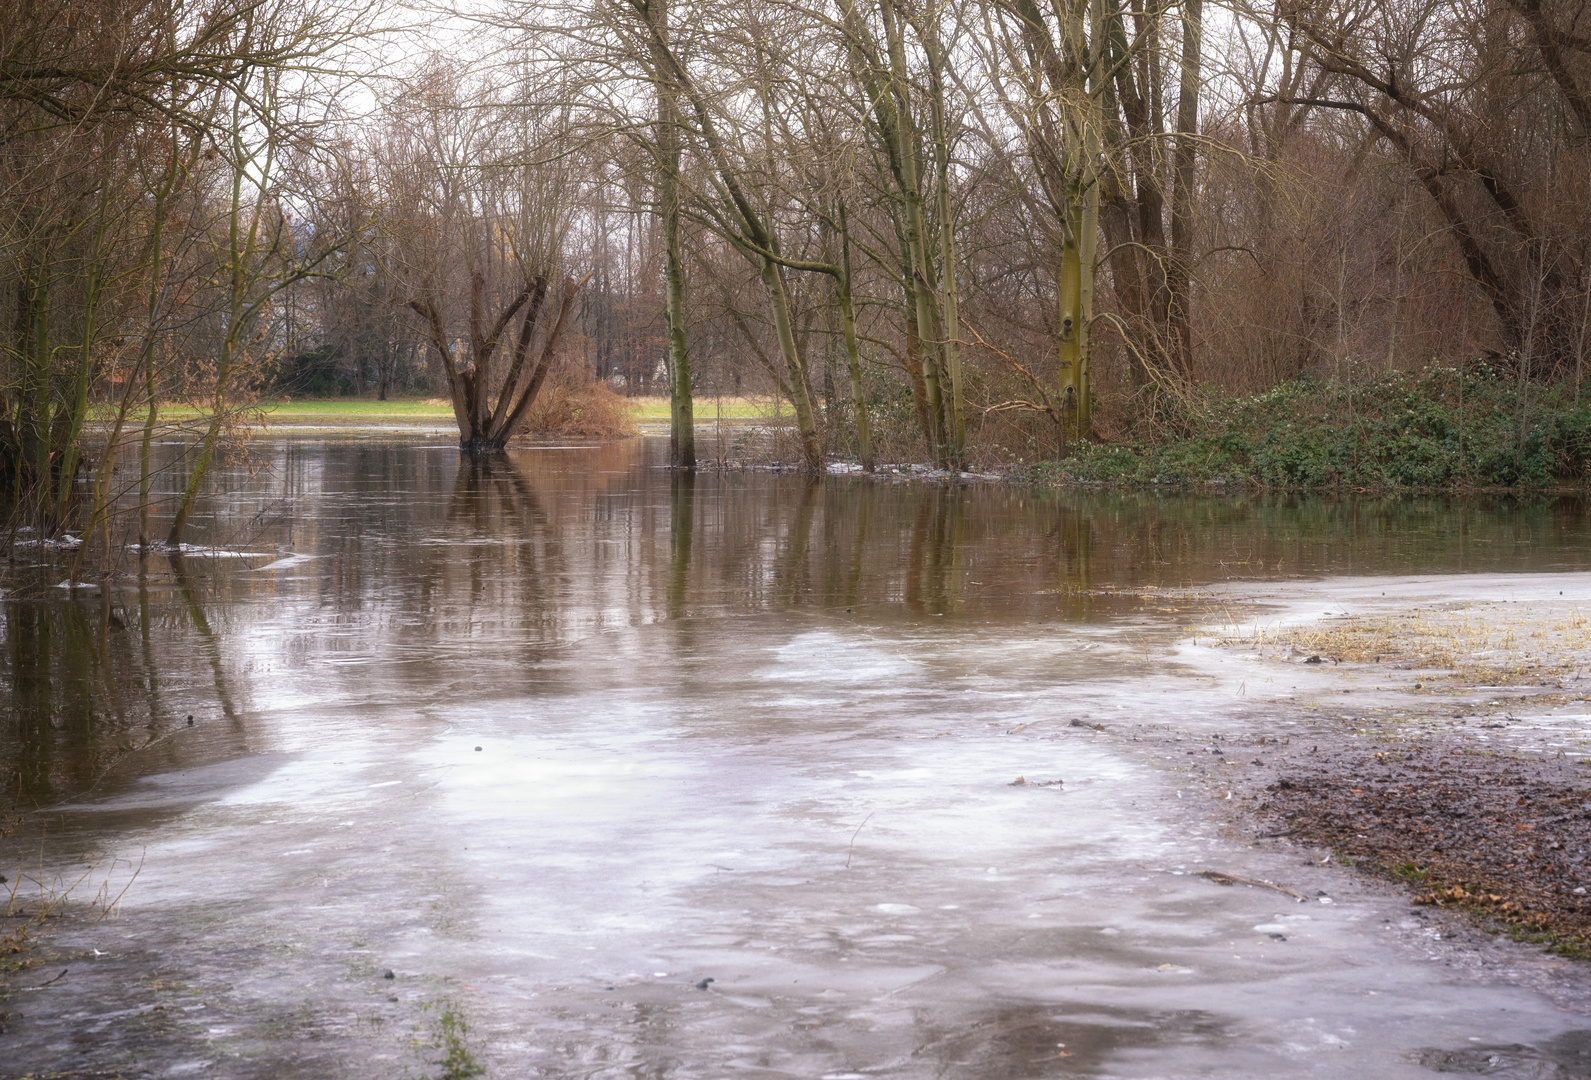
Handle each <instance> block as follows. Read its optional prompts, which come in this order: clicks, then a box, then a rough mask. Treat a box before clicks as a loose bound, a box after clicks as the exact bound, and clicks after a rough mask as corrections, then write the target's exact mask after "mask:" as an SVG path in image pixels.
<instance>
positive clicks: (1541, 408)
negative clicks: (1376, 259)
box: [1021, 366, 1591, 490]
mask: <svg viewBox="0 0 1591 1080" xmlns="http://www.w3.org/2000/svg"><path fill="white" fill-rule="evenodd" d="M1180 426H1181V427H1182V428H1183V429H1184V430H1185V431H1189V432H1191V434H1189V435H1187V437H1185V438H1177V439H1166V440H1162V441H1156V442H1144V443H1136V444H1104V443H1082V444H1079V445H1078V446H1076V447H1074V449H1073V454H1072V456H1071V457H1069V458H1067V459H1065V460H1062V461H1058V462H1041V463H1039V464H1036V465H1032V466H1027V467H1025V468H1024V469H1023V470H1022V473H1021V478H1024V479H1030V480H1033V481H1037V482H1048V483H1070V484H1111V485H1117V484H1119V485H1153V484H1167V485H1212V486H1219V485H1223V484H1230V485H1239V486H1248V487H1264V488H1291V489H1306V490H1307V489H1322V488H1374V489H1382V490H1389V489H1390V490H1409V489H1427V490H1429V489H1454V488H1547V487H1561V486H1564V485H1567V484H1577V483H1580V482H1582V481H1584V479H1585V478H1586V476H1587V474H1588V472H1591V399H1587V398H1582V400H1581V402H1580V404H1579V405H1578V406H1577V405H1576V404H1575V402H1574V400H1573V392H1572V389H1565V388H1562V387H1552V386H1543V385H1541V384H1528V383H1527V384H1524V385H1521V384H1520V383H1519V382H1518V380H1517V379H1513V378H1509V377H1505V376H1503V375H1500V374H1499V373H1498V372H1496V371H1495V370H1493V369H1490V368H1487V367H1484V366H1477V367H1474V368H1470V369H1458V368H1449V367H1431V368H1427V369H1426V370H1424V371H1421V372H1417V373H1401V372H1400V373H1394V374H1389V375H1385V376H1381V377H1379V378H1376V379H1373V380H1369V381H1366V382H1361V383H1357V384H1352V385H1348V384H1342V383H1325V382H1318V381H1315V380H1312V379H1300V380H1297V381H1293V382H1287V383H1282V384H1280V385H1278V386H1276V387H1273V388H1272V389H1270V390H1268V391H1266V392H1265V393H1263V394H1259V395H1256V396H1254V397H1246V398H1225V399H1214V400H1210V401H1207V402H1204V403H1202V404H1201V405H1200V407H1198V408H1197V409H1195V410H1194V411H1193V412H1192V413H1191V414H1190V415H1188V416H1187V417H1186V418H1185V422H1184V423H1183V424H1182V425H1180Z"/></svg>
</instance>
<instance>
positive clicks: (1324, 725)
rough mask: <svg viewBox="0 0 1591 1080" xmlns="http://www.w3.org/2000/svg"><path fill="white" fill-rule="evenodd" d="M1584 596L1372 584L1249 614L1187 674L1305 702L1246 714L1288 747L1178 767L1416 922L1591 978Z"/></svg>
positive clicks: (1480, 584) (1552, 590)
mask: <svg viewBox="0 0 1591 1080" xmlns="http://www.w3.org/2000/svg"><path fill="white" fill-rule="evenodd" d="M1587 584H1588V582H1587V581H1586V579H1585V576H1584V575H1561V576H1560V575H1529V576H1524V575H1521V576H1519V577H1504V576H1494V575H1488V576H1486V577H1480V576H1475V577H1453V578H1428V579H1382V580H1377V579H1358V580H1357V581H1343V582H1333V583H1330V584H1321V585H1315V586H1311V585H1307V584H1300V585H1298V586H1296V587H1283V588H1281V589H1277V590H1272V591H1271V592H1270V594H1269V595H1267V596H1264V597H1259V596H1250V597H1243V596H1240V595H1235V596H1233V597H1232V598H1231V599H1232V603H1234V604H1237V603H1243V602H1245V601H1246V602H1247V603H1248V604H1249V605H1250V606H1248V607H1246V608H1245V610H1246V612H1247V614H1245V615H1243V616H1237V615H1232V616H1229V620H1230V621H1228V622H1227V623H1225V624H1223V625H1220V626H1209V627H1205V628H1203V629H1202V630H1201V631H1198V632H1196V633H1195V634H1194V635H1193V636H1192V637H1191V638H1190V639H1189V640H1188V641H1187V642H1185V643H1183V649H1182V650H1181V652H1182V658H1183V659H1185V660H1189V661H1191V662H1192V663H1193V665H1194V666H1195V667H1197V668H1202V669H1204V670H1207V671H1214V670H1217V668H1218V667H1224V668H1225V670H1221V671H1220V676H1221V677H1222V678H1224V679H1225V680H1227V681H1229V682H1230V681H1231V680H1233V679H1234V678H1236V679H1241V680H1242V682H1241V687H1240V692H1242V693H1244V694H1245V695H1246V694H1247V691H1248V689H1249V688H1250V687H1253V686H1256V685H1260V686H1269V687H1280V688H1285V689H1287V690H1290V691H1295V692H1293V693H1287V694H1279V695H1277V696H1275V697H1272V698H1269V699H1262V700H1260V701H1256V702H1253V703H1252V704H1245V705H1244V706H1243V708H1245V709H1250V710H1257V711H1259V712H1261V713H1262V714H1263V713H1266V712H1267V711H1268V712H1269V715H1270V716H1271V717H1274V718H1275V720H1276V721H1277V724H1276V726H1275V728H1274V730H1276V731H1277V734H1274V735H1269V736H1267V735H1260V736H1256V737H1241V738H1236V739H1234V738H1232V737H1231V736H1229V735H1224V734H1223V733H1221V732H1219V731H1211V732H1209V733H1208V742H1207V743H1206V744H1204V745H1201V746H1200V747H1199V749H1198V750H1197V751H1196V752H1192V753H1193V755H1194V760H1191V761H1189V762H1187V763H1186V764H1185V765H1184V764H1180V763H1179V766H1178V767H1180V768H1185V769H1186V771H1188V773H1189V774H1190V776H1193V777H1197V778H1198V780H1199V781H1200V783H1201V785H1202V786H1204V787H1207V788H1210V789H1212V790H1214V791H1216V792H1217V794H1218V795H1219V796H1220V797H1221V798H1222V800H1223V804H1224V805H1225V806H1227V807H1229V808H1230V809H1231V810H1232V811H1233V816H1232V825H1233V828H1234V829H1236V830H1239V831H1241V832H1243V833H1245V834H1247V835H1249V836H1251V837H1253V838H1254V839H1256V840H1258V841H1261V842H1263V843H1267V844H1281V845H1289V844H1290V845H1299V846H1302V847H1307V848H1310V849H1312V850H1319V849H1320V848H1326V849H1329V850H1330V852H1331V853H1332V854H1333V857H1335V858H1336V859H1338V860H1339V861H1342V862H1346V863H1350V864H1352V865H1354V866H1356V867H1358V868H1360V869H1362V870H1363V871H1365V872H1366V873H1369V874H1372V875H1376V876H1379V877H1382V878H1386V879H1389V880H1392V881H1396V882H1398V883H1401V884H1402V885H1403V886H1404V887H1405V888H1406V889H1407V890H1408V893H1409V896H1410V898H1411V900H1413V901H1414V902H1415V903H1417V904H1422V905H1432V906H1436V907H1441V908H1450V909H1458V910H1462V911H1463V912H1465V913H1467V914H1468V915H1470V916H1472V917H1473V918H1474V919H1476V920H1478V923H1479V925H1480V926H1481V927H1482V928H1485V929H1488V930H1494V931H1499V932H1506V933H1509V934H1511V935H1513V936H1515V937H1517V938H1519V939H1521V940H1526V941H1531V942H1537V943H1540V944H1543V945H1546V946H1548V947H1550V948H1552V949H1554V950H1555V951H1558V952H1561V953H1563V954H1565V955H1568V956H1573V957H1576V958H1579V959H1591V865H1588V858H1591V758H1588V756H1587V752H1588V749H1591V747H1588V745H1587V744H1588V739H1591V708H1588V706H1587V702H1588V701H1591V683H1588V682H1587V680H1586V678H1585V676H1586V673H1587V672H1588V671H1591V631H1588V623H1587V618H1586V615H1585V613H1584V612H1583V610H1582V607H1581V602H1582V600H1583V599H1585V598H1588V597H1591V592H1588V590H1587ZM1256 602H1257V603H1259V604H1261V605H1263V606H1258V607H1256V606H1252V605H1254V604H1255V603H1256ZM1200 634H1208V635H1210V636H1209V637H1205V638H1201V637H1200V636H1199V635H1200ZM1196 643H1197V644H1196ZM1207 677H1213V676H1207ZM1187 753H1189V752H1187V751H1184V754H1187ZM1227 794H1230V798H1228V797H1227Z"/></svg>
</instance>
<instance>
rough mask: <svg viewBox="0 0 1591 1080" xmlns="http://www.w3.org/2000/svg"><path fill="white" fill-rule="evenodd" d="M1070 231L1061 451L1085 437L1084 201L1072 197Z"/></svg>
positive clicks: (1060, 353)
mask: <svg viewBox="0 0 1591 1080" xmlns="http://www.w3.org/2000/svg"><path fill="white" fill-rule="evenodd" d="M1068 211H1069V212H1068V214H1067V219H1066V234H1065V237H1064V239H1063V240H1062V243H1061V266H1060V272H1059V274H1058V276H1057V280H1056V283H1055V301H1056V307H1057V311H1056V314H1057V316H1058V320H1059V328H1058V329H1059V333H1057V335H1056V343H1057V344H1056V351H1057V359H1058V361H1059V365H1058V366H1059V379H1058V383H1059V386H1058V389H1059V390H1060V395H1061V396H1060V403H1061V410H1062V412H1061V416H1062V423H1061V440H1062V447H1061V454H1062V456H1063V457H1064V456H1065V454H1066V452H1067V445H1068V444H1070V442H1071V441H1072V440H1073V439H1077V438H1081V437H1082V427H1081V420H1082V413H1083V411H1084V410H1083V407H1082V401H1081V395H1082V391H1083V381H1084V380H1083V378H1082V357H1083V350H1082V342H1083V260H1082V238H1083V204H1082V200H1080V199H1077V198H1075V197H1073V198H1071V199H1069V206H1068Z"/></svg>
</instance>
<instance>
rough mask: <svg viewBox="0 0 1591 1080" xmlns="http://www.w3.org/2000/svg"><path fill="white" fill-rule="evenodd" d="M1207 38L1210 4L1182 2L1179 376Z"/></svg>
mask: <svg viewBox="0 0 1591 1080" xmlns="http://www.w3.org/2000/svg"><path fill="white" fill-rule="evenodd" d="M1203 38H1204V0H1182V64H1181V85H1180V87H1179V90H1178V93H1179V100H1178V102H1177V145H1176V150H1175V151H1174V154H1175V156H1174V159H1173V163H1172V166H1173V175H1172V181H1173V186H1172V190H1171V258H1170V259H1169V260H1168V262H1167V265H1166V278H1167V281H1166V293H1167V297H1168V309H1167V315H1168V322H1169V325H1170V330H1171V335H1172V346H1173V352H1172V355H1173V356H1174V357H1175V358H1176V365H1177V371H1178V374H1180V375H1181V376H1182V377H1183V378H1184V379H1187V378H1188V377H1190V376H1191V375H1192V373H1193V324H1192V311H1191V307H1190V303H1191V297H1190V295H1189V294H1190V289H1191V278H1192V272H1193V211H1194V204H1193V200H1194V179H1195V176H1194V167H1195V161H1196V156H1197V151H1198V139H1199V67H1200V60H1201V56H1202V45H1203Z"/></svg>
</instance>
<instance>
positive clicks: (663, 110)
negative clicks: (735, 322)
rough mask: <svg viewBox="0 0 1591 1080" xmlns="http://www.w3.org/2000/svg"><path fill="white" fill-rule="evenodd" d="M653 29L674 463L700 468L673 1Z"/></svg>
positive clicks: (651, 17)
mask: <svg viewBox="0 0 1591 1080" xmlns="http://www.w3.org/2000/svg"><path fill="white" fill-rule="evenodd" d="M646 14H647V19H648V21H649V22H650V23H651V24H652V34H651V37H650V38H649V42H650V45H651V50H652V68H653V72H654V76H653V78H654V90H655V93H656V94H657V136H656V138H657V156H658V173H657V202H658V214H659V217H660V218H661V220H662V225H663V295H664V309H665V314H666V317H667V320H668V331H667V332H668V375H669V384H668V406H669V408H668V415H669V463H670V464H671V465H673V466H674V468H676V469H694V468H695V467H696V422H695V403H694V402H693V400H692V398H691V357H690V349H689V347H688V344H687V342H686V339H685V260H684V253H683V251H682V250H681V246H680V175H679V173H680V163H681V158H682V152H681V144H682V140H681V137H680V127H681V120H682V117H681V116H680V111H679V87H678V86H677V84H676V83H675V80H674V77H673V72H672V69H671V67H670V65H669V57H668V56H667V55H666V53H667V49H668V40H669V25H668V0H646Z"/></svg>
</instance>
